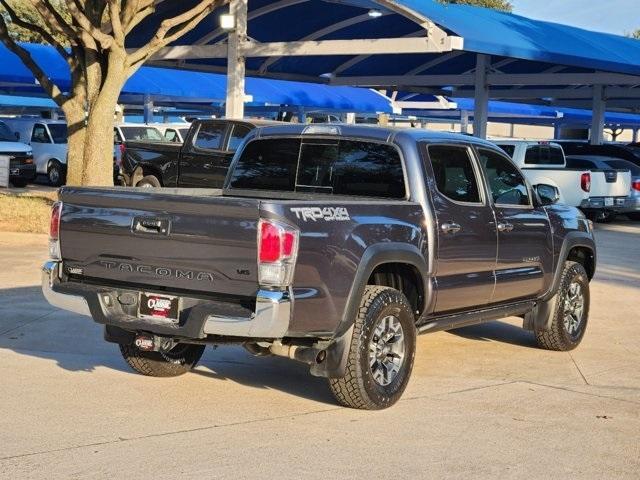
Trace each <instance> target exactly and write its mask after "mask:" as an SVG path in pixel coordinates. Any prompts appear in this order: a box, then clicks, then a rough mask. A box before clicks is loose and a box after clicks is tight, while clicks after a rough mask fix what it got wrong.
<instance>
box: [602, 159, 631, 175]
mask: <svg viewBox="0 0 640 480" xmlns="http://www.w3.org/2000/svg"><path fill="white" fill-rule="evenodd" d="M604 163H606V164H607V165H609V166H610V167H611V168H615V169H617V170H629V171H630V172H631V175H632V176H634V177H640V167H639V166H637V165H636V164H634V163H631V162H628V161H627V160H617V159H615V160H614V159H612V160H605V161H604Z"/></svg>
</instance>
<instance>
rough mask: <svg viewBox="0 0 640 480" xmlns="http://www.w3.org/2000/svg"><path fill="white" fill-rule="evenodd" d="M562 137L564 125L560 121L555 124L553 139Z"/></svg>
mask: <svg viewBox="0 0 640 480" xmlns="http://www.w3.org/2000/svg"><path fill="white" fill-rule="evenodd" d="M561 137H562V125H560V124H559V123H554V124H553V139H554V140H560V139H561Z"/></svg>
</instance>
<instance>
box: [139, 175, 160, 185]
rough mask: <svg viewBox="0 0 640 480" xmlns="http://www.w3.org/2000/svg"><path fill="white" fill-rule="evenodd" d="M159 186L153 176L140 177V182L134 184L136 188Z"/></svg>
mask: <svg viewBox="0 0 640 480" xmlns="http://www.w3.org/2000/svg"><path fill="white" fill-rule="evenodd" d="M160 186H161V185H160V181H159V180H158V179H157V178H156V177H154V176H153V175H147V176H146V177H142V180H140V181H139V182H138V183H137V184H136V187H141V188H160Z"/></svg>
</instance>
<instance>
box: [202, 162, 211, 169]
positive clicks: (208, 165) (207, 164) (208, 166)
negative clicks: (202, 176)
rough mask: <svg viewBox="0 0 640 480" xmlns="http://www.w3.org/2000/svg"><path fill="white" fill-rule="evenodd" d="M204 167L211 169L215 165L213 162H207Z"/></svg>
mask: <svg viewBox="0 0 640 480" xmlns="http://www.w3.org/2000/svg"><path fill="white" fill-rule="evenodd" d="M202 168H204V169H205V170H210V169H212V168H213V165H212V164H211V163H205V164H204V165H203V166H202Z"/></svg>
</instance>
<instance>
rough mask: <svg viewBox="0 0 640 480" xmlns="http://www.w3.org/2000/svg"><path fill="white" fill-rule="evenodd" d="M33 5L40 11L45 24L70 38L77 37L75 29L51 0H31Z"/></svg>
mask: <svg viewBox="0 0 640 480" xmlns="http://www.w3.org/2000/svg"><path fill="white" fill-rule="evenodd" d="M29 3H31V6H32V7H33V8H34V10H36V11H37V12H38V14H39V15H40V17H41V18H42V20H43V21H44V23H45V25H48V26H49V28H51V29H52V30H54V31H55V32H56V33H59V34H61V35H63V36H65V37H67V38H69V39H74V38H76V35H75V32H74V31H73V29H72V28H71V27H70V26H69V24H67V22H65V20H64V18H62V15H60V14H59V13H58V11H57V10H56V8H55V7H54V6H53V5H52V4H51V3H50V2H49V0H43V1H39V0H29Z"/></svg>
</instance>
